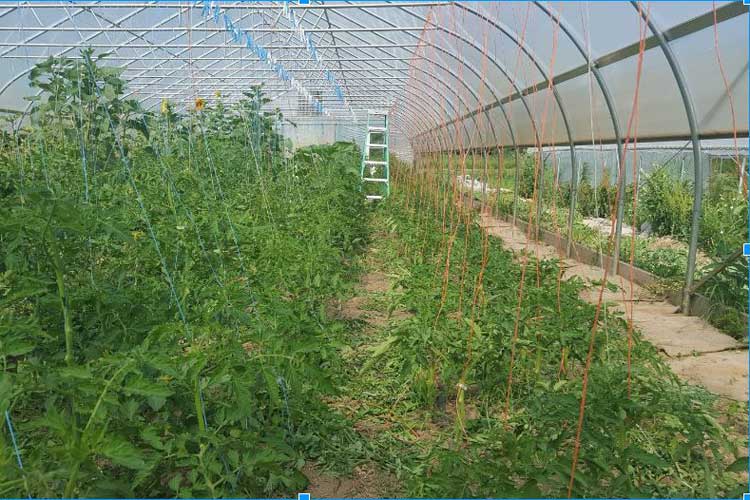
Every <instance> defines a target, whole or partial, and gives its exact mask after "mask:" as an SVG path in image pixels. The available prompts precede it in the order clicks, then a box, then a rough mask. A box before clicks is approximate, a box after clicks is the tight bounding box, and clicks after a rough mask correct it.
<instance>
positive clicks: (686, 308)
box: [630, 0, 703, 315]
mask: <svg viewBox="0 0 750 500" xmlns="http://www.w3.org/2000/svg"><path fill="white" fill-rule="evenodd" d="M630 4H631V5H632V6H633V8H634V9H635V10H636V12H638V14H639V15H640V16H641V17H642V18H643V19H644V21H646V23H647V24H648V27H649V29H650V30H651V32H652V33H653V34H654V36H655V37H656V39H657V41H658V42H659V46H660V47H661V50H662V52H663V53H664V57H665V58H666V59H667V62H668V63H669V67H670V69H671V70H672V74H673V75H674V78H675V81H676V82H677V88H678V89H679V90H680V96H681V97H682V103H683V105H684V106H685V114H686V115H687V120H688V126H689V128H690V140H691V141H692V143H693V164H694V165H693V166H694V168H695V182H694V183H693V186H694V187H693V218H692V221H691V224H690V245H689V247H688V262H687V270H686V272H685V288H684V289H683V293H682V312H683V313H684V314H687V315H689V314H690V290H691V289H692V287H693V278H694V274H695V260H696V256H697V254H698V233H699V232H700V222H701V204H702V202H703V169H702V168H701V141H700V135H699V132H698V122H697V120H696V118H695V106H693V100H692V98H691V97H690V92H689V90H688V87H687V83H686V82H685V77H684V75H683V74H682V69H681V68H680V65H679V64H678V63H677V58H676V57H675V55H674V52H672V47H671V46H670V45H669V43H668V42H667V40H666V39H665V38H664V34H663V33H662V31H661V30H660V29H658V28H657V27H656V25H655V24H654V22H653V19H652V17H650V16H647V15H646V14H645V13H644V12H643V11H642V10H641V8H640V7H639V5H638V2H636V1H635V0H631V2H630Z"/></svg>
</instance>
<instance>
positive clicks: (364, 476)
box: [302, 235, 411, 498]
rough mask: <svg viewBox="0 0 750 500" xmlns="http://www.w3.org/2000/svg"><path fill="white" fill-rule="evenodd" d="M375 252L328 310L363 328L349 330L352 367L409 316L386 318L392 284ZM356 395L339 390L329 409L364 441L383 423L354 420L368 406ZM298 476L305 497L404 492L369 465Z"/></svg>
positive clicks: (398, 313)
mask: <svg viewBox="0 0 750 500" xmlns="http://www.w3.org/2000/svg"><path fill="white" fill-rule="evenodd" d="M384 237H387V236H385V235H375V238H384ZM378 252H379V249H378V248H377V246H373V247H371V248H370V249H368V252H367V254H366V256H365V262H364V264H365V268H366V269H367V272H365V273H364V274H363V275H362V276H361V278H360V280H359V283H358V285H357V286H356V287H355V292H354V295H353V296H352V297H350V298H349V299H347V300H345V301H343V302H340V301H335V302H332V303H330V304H329V305H328V311H327V313H328V315H330V316H332V317H336V318H338V319H341V320H345V321H351V322H361V324H362V328H361V329H353V331H352V333H351V335H352V347H351V350H350V351H349V352H348V353H344V356H346V357H347V358H348V359H349V360H350V362H351V364H352V365H355V366H356V365H358V363H359V361H358V360H359V359H360V358H362V357H369V356H370V352H369V351H368V347H369V346H371V343H372V342H376V341H378V340H382V335H383V332H385V330H386V328H387V327H388V325H389V324H391V323H392V322H395V321H402V320H404V319H406V318H408V317H410V316H411V314H410V313H408V312H406V311H403V310H399V309H396V310H394V311H391V312H390V313H389V312H388V311H387V303H388V294H389V293H391V292H392V285H391V281H392V279H391V277H390V276H388V275H386V274H385V273H383V272H382V269H384V268H385V266H384V265H383V260H382V258H381V257H380V256H379V255H378ZM352 382H353V383H356V382H354V381H352ZM356 392H357V391H348V390H347V391H343V394H344V396H340V397H337V398H335V399H333V400H331V401H329V402H328V404H329V405H330V406H331V407H334V408H336V409H337V410H338V411H340V412H341V413H343V414H345V415H347V416H349V417H350V418H352V420H353V425H354V428H355V429H356V430H357V431H358V432H359V433H360V434H362V435H363V436H370V437H372V435H373V433H377V432H382V431H383V430H385V428H384V426H383V424H382V422H378V421H377V420H373V419H368V418H360V417H359V416H358V411H359V410H361V409H362V408H366V407H367V406H368V402H367V401H365V400H357V399H356V397H357V396H354V395H353V394H356ZM302 472H303V473H304V474H305V476H307V478H308V479H309V481H310V484H309V485H308V488H307V492H309V493H310V494H311V496H312V497H313V498H392V497H398V496H400V493H401V490H402V488H401V485H400V483H399V481H398V479H396V477H394V476H393V475H392V474H390V473H389V472H387V471H385V470H383V469H382V468H381V467H379V466H378V465H377V464H375V463H373V462H367V463H363V464H360V465H357V466H356V467H354V470H353V472H352V474H351V475H350V476H347V477H341V476H338V475H332V474H326V473H323V472H321V471H320V470H319V467H317V466H316V464H310V463H308V464H306V465H305V466H304V467H303V469H302Z"/></svg>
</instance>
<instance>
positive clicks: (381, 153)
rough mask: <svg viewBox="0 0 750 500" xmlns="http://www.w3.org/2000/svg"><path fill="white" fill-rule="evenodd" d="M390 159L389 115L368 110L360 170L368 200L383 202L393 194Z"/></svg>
mask: <svg viewBox="0 0 750 500" xmlns="http://www.w3.org/2000/svg"><path fill="white" fill-rule="evenodd" d="M388 157H389V154H388V113H387V112H385V111H376V110H368V111H367V134H366V136H365V144H364V147H363V148H362V168H361V169H360V174H361V176H362V188H363V190H364V192H365V198H366V199H368V200H382V199H383V198H385V197H386V196H388V195H389V194H390V193H391V185H390V163H389V158H388Z"/></svg>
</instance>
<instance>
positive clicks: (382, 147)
mask: <svg viewBox="0 0 750 500" xmlns="http://www.w3.org/2000/svg"><path fill="white" fill-rule="evenodd" d="M367 147H368V148H380V149H385V148H387V147H388V144H377V143H374V142H368V143H367Z"/></svg>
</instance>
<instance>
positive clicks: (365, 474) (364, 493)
mask: <svg viewBox="0 0 750 500" xmlns="http://www.w3.org/2000/svg"><path fill="white" fill-rule="evenodd" d="M302 473H303V474H304V475H305V476H307V478H308V479H309V480H310V485H309V486H308V487H307V493H310V495H311V496H312V497H313V498H389V497H397V496H399V489H398V481H397V480H396V478H395V477H394V476H393V475H392V474H389V473H388V472H384V471H382V470H380V469H379V468H378V467H377V466H376V465H374V464H369V463H368V464H362V465H358V466H357V467H355V468H354V471H353V472H352V475H351V477H340V476H333V475H330V474H325V473H322V472H320V471H319V470H318V469H317V468H316V466H315V465H313V464H306V465H305V466H304V467H303V468H302Z"/></svg>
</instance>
